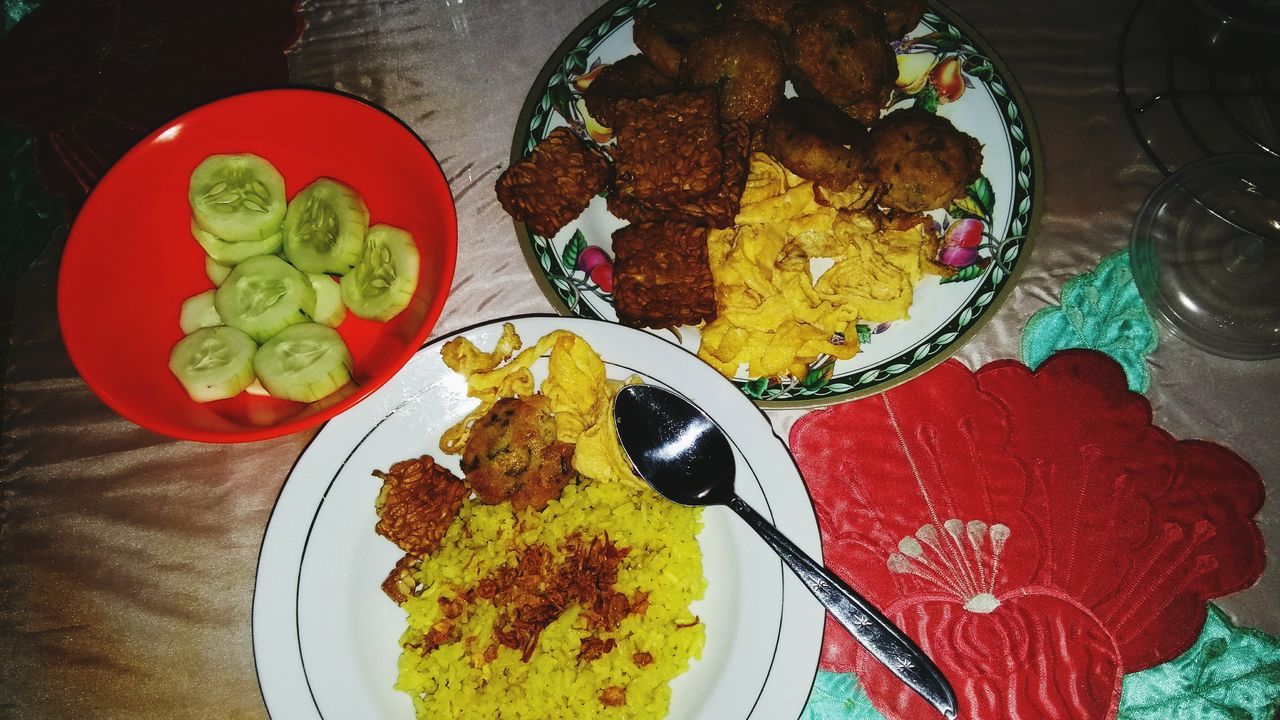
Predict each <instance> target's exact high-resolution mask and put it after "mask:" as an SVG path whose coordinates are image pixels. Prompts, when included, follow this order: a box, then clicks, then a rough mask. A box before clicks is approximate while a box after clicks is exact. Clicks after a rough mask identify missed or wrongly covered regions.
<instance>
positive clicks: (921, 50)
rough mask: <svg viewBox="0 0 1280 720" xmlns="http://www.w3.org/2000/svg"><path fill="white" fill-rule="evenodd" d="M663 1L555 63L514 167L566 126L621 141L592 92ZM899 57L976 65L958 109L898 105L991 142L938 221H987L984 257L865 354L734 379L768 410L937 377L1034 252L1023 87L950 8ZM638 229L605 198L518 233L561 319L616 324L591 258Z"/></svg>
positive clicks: (516, 143)
mask: <svg viewBox="0 0 1280 720" xmlns="http://www.w3.org/2000/svg"><path fill="white" fill-rule="evenodd" d="M650 4H651V0H613V1H612V2H609V3H608V4H606V5H605V6H604V7H602V8H600V10H598V11H597V12H595V13H594V14H592V15H591V17H589V18H587V19H586V20H585V21H583V23H582V24H581V25H579V26H578V28H577V29H576V30H574V31H573V32H572V33H570V35H569V36H568V37H567V38H566V39H565V41H564V42H563V43H562V44H561V45H560V47H559V48H557V49H556V51H555V52H554V53H552V55H551V58H550V59H549V60H548V61H547V63H546V65H545V66H544V67H543V69H542V72H541V73H540V74H539V75H538V78H537V80H535V81H534V83H533V87H532V88H531V89H530V91H529V95H528V97H527V99H526V100H525V105H524V108H523V110H522V111H521V114H520V118H519V120H518V121H517V123H516V129H515V137H514V140H513V142H512V146H511V162H513V163H514V162H516V161H518V160H519V159H520V158H521V157H523V156H524V155H526V154H528V153H529V152H530V151H531V150H532V149H533V147H534V146H535V145H537V143H538V142H539V141H540V140H542V139H543V138H545V137H546V136H547V135H548V134H549V133H550V132H551V131H552V130H553V129H555V128H557V127H561V126H569V127H571V128H573V129H574V131H575V132H576V133H577V134H578V135H579V136H580V137H584V138H585V139H591V140H592V141H593V142H600V141H602V140H603V141H605V142H606V143H607V142H609V140H607V139H606V138H604V137H601V136H595V137H592V136H591V135H590V134H589V133H588V131H587V125H586V122H585V117H584V114H583V113H584V105H583V103H582V100H581V96H582V93H581V90H579V89H578V88H579V87H580V86H581V83H582V82H584V81H585V78H588V77H591V76H592V72H593V71H595V70H596V69H597V68H598V67H599V66H601V65H604V64H609V63H613V62H616V61H617V60H619V59H621V58H623V57H626V56H628V55H632V54H634V53H636V52H638V50H637V48H636V46H635V43H634V42H632V39H631V29H632V18H633V16H634V13H635V12H636V11H637V10H638V9H640V8H643V7H645V6H647V5H650ZM894 49H895V52H897V53H898V54H899V55H904V54H916V55H919V56H920V57H923V58H927V59H929V60H931V61H932V62H933V63H934V64H933V65H931V66H930V67H933V68H935V69H939V70H940V69H941V66H942V65H944V64H947V63H952V64H954V65H955V66H958V67H961V68H963V72H962V73H961V74H960V75H959V76H958V77H959V78H961V79H962V85H963V90H960V91H959V92H958V96H957V97H955V99H954V100H953V101H951V102H944V101H942V100H939V99H938V97H939V96H938V92H937V91H936V90H934V89H933V87H934V86H933V85H931V84H929V83H924V84H923V85H922V86H921V87H922V88H923V89H913V90H912V93H911V94H908V93H906V92H901V93H898V94H897V95H896V96H895V98H894V100H893V101H892V104H891V109H898V108H902V107H908V106H910V105H912V104H922V103H923V105H924V107H928V108H934V109H935V111H936V112H937V114H938V115H941V116H943V117H945V118H947V119H948V120H950V121H951V122H952V123H953V124H954V125H955V126H956V127H957V128H959V129H960V130H962V131H964V132H966V133H968V134H969V135H972V136H973V137H975V138H976V139H977V140H978V141H979V142H981V143H982V146H983V162H982V176H981V177H980V178H979V179H978V180H977V181H975V183H974V184H973V185H972V186H970V188H969V189H968V190H967V191H966V192H967V201H966V203H965V204H964V205H963V206H956V205H953V206H952V207H950V208H948V209H946V210H945V211H944V210H938V211H935V212H932V213H930V215H931V216H932V217H933V218H934V220H935V221H936V222H937V223H938V224H939V227H940V230H942V231H943V232H944V233H945V231H946V229H947V228H950V227H951V226H952V224H954V223H957V222H959V221H961V220H966V219H967V220H969V221H970V222H971V223H972V222H973V221H977V222H980V223H981V224H982V228H983V231H984V232H985V233H986V235H985V241H984V243H983V246H982V247H981V248H980V249H979V250H977V252H976V254H972V253H965V254H964V259H963V260H956V259H955V258H954V257H953V258H951V259H949V262H952V264H958V265H963V267H962V268H961V269H960V271H959V272H958V273H957V274H956V275H955V276H954V277H952V278H949V279H947V280H941V279H940V278H938V277H937V276H926V277H925V278H924V279H922V280H921V281H920V282H919V283H918V284H917V286H916V289H915V294H914V298H913V300H914V302H913V303H912V305H911V310H910V318H909V319H907V320H901V321H898V322H894V323H884V324H881V325H878V326H874V327H873V326H871V325H860V326H859V328H858V335H859V339H860V341H861V350H860V352H859V353H858V354H857V355H855V356H854V357H853V358H851V359H849V360H833V359H831V358H826V357H820V358H818V359H817V360H815V361H814V362H813V363H811V364H810V366H809V368H808V370H807V372H806V373H805V375H804V377H797V378H774V377H752V376H750V375H749V374H747V373H746V372H745V371H744V372H740V373H739V374H738V375H737V376H735V377H734V378H733V383H734V384H735V385H737V386H738V387H739V388H740V389H741V390H742V392H743V393H745V394H746V395H748V396H750V397H751V398H752V399H754V400H755V401H756V402H758V403H760V404H761V405H762V406H764V407H771V408H803V407H813V406H821V405H830V404H832V403H836V402H841V401H843V400H849V399H852V398H856V397H862V396H865V395H869V394H872V393H876V392H880V391H882V390H887V389H888V388H889V387H892V386H893V385H896V384H898V383H900V382H903V381H905V380H907V379H909V378H912V377H914V376H916V375H918V374H919V373H922V372H924V371H925V370H928V369H929V368H931V367H933V366H934V365H936V364H938V363H940V362H942V361H943V360H945V359H946V358H947V357H949V356H950V355H951V354H953V353H954V352H955V351H956V350H958V349H959V348H960V347H961V346H962V345H963V344H964V343H965V342H966V341H967V340H968V339H969V338H971V337H973V335H974V334H975V333H976V332H977V331H978V329H979V328H980V327H981V326H982V325H983V324H984V323H985V322H986V320H987V319H988V318H989V317H991V316H992V315H993V314H994V313H995V311H996V308H998V307H999V306H1000V304H1001V303H1002V302H1003V301H1004V299H1005V298H1006V297H1007V296H1008V294H1009V292H1010V291H1011V290H1012V289H1013V287H1014V285H1015V284H1016V282H1017V277H1018V275H1019V274H1020V273H1021V271H1022V268H1023V267H1024V266H1025V265H1026V258H1027V257H1028V256H1029V255H1030V251H1031V243H1032V240H1033V239H1034V235H1035V228H1036V224H1037V218H1038V215H1039V212H1040V205H1041V202H1040V195H1041V192H1042V187H1041V186H1042V184H1043V181H1042V180H1041V174H1042V173H1041V170H1040V149H1039V144H1038V140H1037V138H1036V132H1035V126H1034V123H1033V122H1032V120H1031V117H1030V115H1029V113H1028V110H1027V103H1026V101H1025V100H1024V99H1023V98H1022V94H1021V92H1020V91H1019V90H1018V87H1017V84H1016V83H1015V82H1014V80H1013V77H1012V76H1011V75H1010V74H1009V72H1008V70H1006V69H1005V68H1004V66H1003V64H1002V63H1001V62H1000V60H999V58H998V57H997V56H996V54H995V53H994V51H992V50H991V49H990V48H989V47H988V46H987V44H986V43H985V42H984V41H983V40H982V38H981V37H980V36H979V35H978V34H977V32H976V31H975V30H973V29H972V28H970V27H969V26H968V25H967V24H965V23H964V21H963V20H961V19H960V18H959V17H958V16H957V15H956V14H955V13H954V12H952V11H951V10H950V9H948V8H946V7H945V6H943V5H942V4H941V3H938V2H936V0H935V1H933V2H931V3H930V7H929V11H928V12H927V13H925V15H924V19H923V20H922V21H921V22H920V24H919V26H918V27H916V29H915V30H913V31H912V32H911V33H909V35H908V37H907V38H904V39H902V40H900V41H897V42H895V43H894ZM954 91H955V89H954V88H953V92H954ZM626 224H627V223H626V222H625V221H623V220H620V219H618V218H616V217H614V216H613V215H611V214H610V213H609V211H608V209H607V207H606V203H605V199H604V198H603V197H596V198H594V199H593V200H592V201H591V204H590V206H588V207H587V209H586V210H585V211H584V212H583V213H582V215H581V216H579V217H578V218H577V219H575V220H574V221H573V222H570V223H569V224H568V225H567V226H565V227H564V228H563V229H562V230H561V231H560V232H558V233H557V234H556V235H555V237H550V238H548V237H543V236H540V235H537V234H535V233H533V232H532V231H531V230H530V229H529V228H528V227H526V226H525V225H524V223H519V222H517V223H516V224H515V227H516V234H517V235H518V236H519V238H520V243H521V246H522V248H523V249H524V252H525V258H526V259H527V260H528V263H529V268H530V270H531V272H532V273H533V276H534V278H535V279H536V280H537V281H538V284H539V285H540V286H541V287H542V290H543V292H544V293H545V294H546V296H547V298H548V299H549V300H550V301H551V303H552V304H553V305H554V306H555V307H556V309H557V310H558V311H559V312H561V313H562V314H565V315H572V316H576V317H585V318H599V319H604V320H610V321H616V319H617V315H616V313H615V312H614V309H613V295H612V294H611V288H609V290H608V291H607V290H606V289H605V288H602V287H601V286H600V284H599V283H598V282H597V281H596V279H595V278H593V277H592V276H591V275H588V274H587V273H586V272H584V271H583V270H582V269H581V268H580V267H579V266H578V262H577V261H578V258H579V257H580V255H581V253H582V251H583V249H585V248H587V247H591V246H595V247H598V248H601V249H603V250H604V251H605V252H606V253H609V254H612V247H613V242H612V239H611V235H612V233H613V232H614V231H615V230H617V229H618V228H620V227H622V226H624V225H626ZM944 242H945V240H944ZM677 331H678V332H677V333H672V332H671V331H655V332H658V333H659V334H661V335H664V336H665V337H668V338H671V339H673V340H676V341H677V342H680V343H681V344H682V345H684V347H686V348H688V349H689V350H690V351H692V352H697V349H698V346H699V344H700V343H701V335H700V334H699V331H698V328H696V327H689V326H685V327H680V328H678V329H677Z"/></svg>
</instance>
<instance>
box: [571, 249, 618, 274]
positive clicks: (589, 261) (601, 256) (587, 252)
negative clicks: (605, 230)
mask: <svg viewBox="0 0 1280 720" xmlns="http://www.w3.org/2000/svg"><path fill="white" fill-rule="evenodd" d="M607 262H610V259H609V253H607V252H605V251H604V250H603V249H601V248H598V247H596V246H595V245H588V246H587V247H585V248H583V250H582V252H581V253H579V254H578V269H579V270H581V271H582V272H584V273H586V274H588V275H590V274H591V273H592V272H593V271H594V270H595V269H596V268H597V267H599V266H600V265H601V264H603V263H607Z"/></svg>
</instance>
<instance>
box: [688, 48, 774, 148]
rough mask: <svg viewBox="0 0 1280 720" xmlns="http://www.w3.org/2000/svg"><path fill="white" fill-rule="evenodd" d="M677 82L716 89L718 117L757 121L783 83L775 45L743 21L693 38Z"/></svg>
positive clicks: (768, 111) (772, 103) (762, 116)
mask: <svg viewBox="0 0 1280 720" xmlns="http://www.w3.org/2000/svg"><path fill="white" fill-rule="evenodd" d="M680 79H681V81H682V82H684V84H686V85H688V86H690V87H710V88H715V89H716V92H717V94H718V95H719V98H720V117H721V119H723V120H725V121H733V120H741V121H743V122H747V123H757V122H760V121H761V120H764V119H765V118H766V117H768V116H769V113H770V112H772V111H773V108H774V106H776V105H777V104H778V101H780V100H782V86H783V83H784V82H785V81H786V78H785V77H784V68H783V64H782V54H781V51H780V50H779V48H778V42H777V41H776V40H774V38H773V36H772V35H770V34H769V33H768V32H766V31H765V30H763V29H761V28H759V27H756V26H754V25H749V24H746V23H733V24H730V25H727V26H726V27H725V28H724V29H722V30H720V31H718V32H715V33H712V34H710V35H706V36H703V37H700V38H698V39H697V40H694V41H693V42H692V43H691V44H690V45H689V49H688V51H686V52H685V54H684V63H683V64H682V65H681V66H680Z"/></svg>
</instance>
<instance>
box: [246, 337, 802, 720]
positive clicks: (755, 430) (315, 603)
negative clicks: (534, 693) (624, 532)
mask: <svg viewBox="0 0 1280 720" xmlns="http://www.w3.org/2000/svg"><path fill="white" fill-rule="evenodd" d="M511 322H513V323H514V324H515V326H516V330H517V331H518V332H519V334H520V337H521V339H522V340H523V341H524V343H525V345H526V346H527V345H531V344H533V343H534V342H535V341H536V340H537V339H538V338H540V337H542V336H543V335H546V334H547V333H548V332H550V331H552V330H555V329H566V330H570V331H572V332H575V333H577V334H578V335H579V336H581V337H582V338H584V339H585V340H586V341H587V342H588V343H590V344H591V346H592V347H594V348H595V349H596V351H597V352H598V353H599V354H600V356H601V357H602V358H603V359H604V361H605V363H606V367H607V371H608V374H609V376H610V377H613V378H619V379H621V378H625V377H628V376H630V375H632V374H639V375H641V376H642V377H644V378H645V381H646V382H650V383H657V384H662V385H666V386H668V387H671V388H673V389H674V390H676V391H677V392H680V393H682V394H684V395H685V396H687V397H688V398H690V399H692V400H693V401H694V402H696V403H697V404H698V405H700V406H701V407H703V408H704V409H706V410H707V411H708V412H709V413H710V414H711V415H712V416H713V417H715V418H716V419H717V420H718V421H719V422H720V424H721V425H722V427H723V428H724V429H725V431H726V433H727V434H728V435H729V438H730V440H731V442H732V443H733V445H734V448H735V456H736V459H737V483H736V489H737V491H738V493H739V494H740V495H741V496H742V497H743V499H745V500H746V501H747V502H748V503H750V504H751V505H752V506H753V507H755V508H756V509H757V510H758V511H760V512H761V513H762V514H763V515H764V516H765V517H767V518H769V519H770V520H771V521H772V522H773V523H774V524H775V525H776V526H777V527H779V528H780V529H781V530H782V531H783V532H784V533H786V534H787V535H788V536H790V537H791V539H792V540H794V541H796V543H797V544H799V545H800V546H801V547H802V548H804V549H805V550H806V551H808V552H809V553H810V554H812V555H813V556H814V557H815V558H819V559H820V558H821V540H820V539H819V535H818V526H817V520H816V517H815V516H814V512H813V506H812V504H811V503H810V500H809V496H808V494H807V492H806V490H805V487H804V484H803V482H802V480H801V479H800V475H799V472H798V471H797V469H796V466H795V464H794V462H793V461H792V460H791V456H790V454H789V453H788V452H787V449H786V447H785V446H784V445H783V443H782V441H781V440H779V439H778V438H777V437H776V436H774V435H773V433H772V429H771V427H770V425H769V423H768V421H767V420H766V418H765V417H764V415H763V414H762V413H761V412H760V411H759V410H758V409H757V408H755V407H754V406H753V405H752V403H751V401H750V400H749V399H748V398H747V397H746V396H745V395H743V394H742V393H740V392H738V390H737V389H735V388H734V387H733V385H731V384H730V383H729V382H728V381H726V380H725V379H724V378H722V377H720V376H719V375H718V374H717V373H716V372H715V371H714V370H712V369H711V368H710V367H708V366H707V365H704V364H703V363H702V362H700V361H698V360H697V359H696V358H695V357H693V356H692V355H690V354H689V353H687V352H686V351H684V350H682V349H680V348H679V347H677V346H676V345H673V344H671V343H668V342H666V341H664V340H661V339H659V338H657V337H655V336H653V335H650V334H648V333H644V332H641V331H638V330H631V329H628V328H625V327H622V326H619V325H615V324H611V323H606V322H600V321H593V320H585V319H574V318H557V317H523V318H515V319H513V320H511ZM500 332H501V322H497V323H491V324H487V325H483V326H480V327H476V328H473V329H470V330H465V331H463V332H462V333H460V334H461V335H463V336H465V337H467V338H469V339H471V340H472V341H473V342H475V343H476V344H477V345H478V346H479V347H481V348H484V349H488V348H491V347H493V345H494V343H495V342H496V341H497V338H498V335H499V333H500ZM448 339H449V338H441V339H438V340H436V341H435V342H433V343H431V344H430V345H428V346H426V347H425V348H423V350H422V351H421V352H419V353H418V354H417V355H416V356H415V357H414V358H413V359H412V360H410V361H409V363H408V364H407V365H406V366H405V367H404V369H402V370H401V371H400V373H399V374H397V375H396V376H395V377H394V378H393V379H392V380H391V381H390V382H388V383H387V384H386V385H385V386H384V387H382V388H381V389H380V390H378V392H376V393H374V394H373V395H371V396H370V397H369V398H368V399H366V400H365V401H364V402H362V403H361V404H360V405H358V406H356V407H354V408H352V409H351V410H349V411H347V412H346V413H344V414H342V415H340V416H338V417H337V418H335V419H334V420H331V421H330V422H329V423H328V424H327V425H325V426H324V428H322V429H321V430H320V432H319V433H318V434H317V435H316V437H315V439H314V440H312V442H311V444H310V445H309V446H308V448H307V449H306V451H305V452H304V453H303V454H302V456H301V458H299V460H298V463H297V465H296V466H295V467H294V468H293V471H292V472H291V473H290V475H289V478H288V480H287V481H286V483H285V485H284V489H283V490H282V491H281V493H280V498H279V499H278V501H277V502H276V507H275V510H274V511H273V512H272V515H271V521H270V523H269V524H268V527H267V532H266V536H265V538H264V539H263V544H262V551H261V555H260V557H259V561H258V576H257V586H256V587H255V590H254V602H253V645H254V657H255V660H256V661H257V668H258V678H259V682H260V684H261V686H262V694H263V697H264V698H265V700H266V704H267V709H268V711H269V712H270V713H271V715H272V717H274V718H326V719H328V720H337V719H339V718H342V719H346V718H385V719H388V720H397V719H400V718H403V719H405V720H410V719H412V718H413V708H412V705H411V703H410V701H409V698H408V696H406V695H404V694H402V693H400V692H398V691H396V690H394V689H393V688H392V685H393V683H394V682H395V679H396V659H397V657H398V656H399V653H400V646H399V638H400V635H401V633H402V631H403V630H404V628H405V613H404V611H402V610H401V609H400V608H399V607H398V606H397V605H395V603H393V602H391V601H390V600H389V599H387V597H386V596H385V595H383V593H382V590H381V587H380V586H381V583H382V580H383V579H384V578H385V577H386V575H387V573H388V572H389V570H390V569H391V567H392V566H393V565H394V564H395V562H396V560H397V559H399V557H400V551H399V550H398V549H397V548H396V547H395V546H394V545H393V544H391V543H390V542H388V541H386V540H385V539H383V538H382V537H380V536H378V535H376V534H375V533H374V530H373V527H374V524H375V523H376V521H377V517H376V516H375V514H374V509H373V507H374V499H375V498H376V496H377V493H378V489H379V487H380V486H381V482H380V481H379V480H377V479H376V478H374V477H372V476H371V475H370V473H371V471H373V470H374V469H383V470H385V469H386V468H388V467H390V466H391V464H392V463H394V462H396V461H398V460H403V459H406V458H411V457H417V456H419V455H423V454H430V455H432V456H433V457H435V458H436V459H437V460H438V461H440V462H441V464H443V465H445V466H446V467H448V468H450V469H451V470H453V471H454V472H457V471H458V467H457V458H456V457H453V456H444V455H442V454H441V453H440V452H439V450H438V446H437V443H438V440H439V438H440V435H441V433H442V432H443V431H444V430H445V429H446V428H448V427H449V426H450V425H452V424H453V423H455V422H456V421H457V420H458V419H460V418H462V417H463V416H464V415H465V414H466V413H467V412H468V411H470V410H471V408H472V407H474V406H475V405H476V404H477V402H478V401H477V400H475V399H474V398H470V397H467V395H466V383H465V381H464V380H463V378H462V377H461V376H459V375H457V374H456V373H454V372H453V371H451V370H449V369H448V368H447V367H445V365H444V363H443V362H442V361H441V359H440V352H439V350H440V346H441V345H442V344H443V342H444V341H446V340H448ZM539 372H541V373H542V375H541V376H540V375H538V373H539ZM534 373H535V378H536V379H537V380H538V381H539V382H541V379H542V377H545V360H543V361H541V364H540V365H535V368H534ZM703 520H704V529H703V531H702V532H701V533H700V534H699V536H698V543H699V545H700V547H701V549H702V554H703V567H704V569H705V573H706V576H707V585H708V587H707V593H706V596H705V597H704V598H703V599H702V600H700V601H698V603H697V604H696V605H695V606H694V612H695V613H697V614H698V615H699V616H700V617H701V618H702V619H703V621H704V622H705V623H706V633H707V635H706V638H707V639H706V646H705V648H704V650H703V654H702V659H701V660H700V661H697V662H695V663H694V664H693V665H692V667H691V668H690V669H689V671H688V672H686V673H685V674H684V675H681V676H680V677H678V678H677V679H676V680H675V681H674V682H673V683H672V689H673V691H672V703H671V711H670V714H669V716H668V717H670V718H681V719H689V720H692V719H699V720H738V719H742V720H747V719H750V720H789V719H791V718H796V717H798V716H799V715H800V712H801V711H802V710H803V708H804V705H805V702H806V700H807V698H808V696H809V690H810V689H811V687H812V684H813V679H814V676H815V673H816V672H817V666H818V654H819V651H820V649H821V645H822V626H823V619H824V611H823V609H822V607H821V606H820V605H819V604H818V603H817V601H816V600H814V599H813V597H812V596H811V595H810V594H809V593H808V591H807V590H805V588H804V587H803V586H802V585H801V584H800V583H799V582H798V581H797V580H796V579H795V578H794V577H793V576H792V575H791V573H790V572H787V571H786V570H785V568H784V567H783V566H782V563H781V561H780V560H779V559H778V557H777V556H776V555H775V554H774V553H773V552H772V551H771V550H770V549H769V548H768V546H766V545H765V544H764V542H763V541H761V540H760V539H759V538H758V537H756V535H755V534H754V533H753V532H752V531H751V530H750V529H749V528H748V527H747V526H746V524H745V523H742V522H741V521H740V520H738V519H737V518H736V517H735V516H734V515H733V513H732V511H730V510H728V509H727V508H723V507H712V508H707V509H706V510H705V511H704V515H703ZM486 720H487V719H486Z"/></svg>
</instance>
